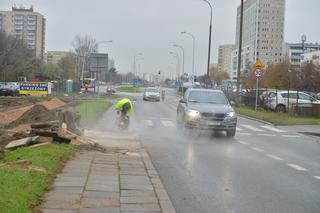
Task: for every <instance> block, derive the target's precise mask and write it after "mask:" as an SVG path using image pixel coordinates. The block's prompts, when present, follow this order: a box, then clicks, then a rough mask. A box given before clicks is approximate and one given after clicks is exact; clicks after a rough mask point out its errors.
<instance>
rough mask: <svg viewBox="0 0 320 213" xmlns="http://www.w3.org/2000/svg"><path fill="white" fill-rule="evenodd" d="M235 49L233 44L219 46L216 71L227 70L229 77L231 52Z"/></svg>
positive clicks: (230, 73)
mask: <svg viewBox="0 0 320 213" xmlns="http://www.w3.org/2000/svg"><path fill="white" fill-rule="evenodd" d="M234 49H235V45H234V44H226V45H220V46H219V56H218V71H219V72H227V73H228V74H229V76H230V77H231V75H232V72H231V54H232V51H233V50H234Z"/></svg>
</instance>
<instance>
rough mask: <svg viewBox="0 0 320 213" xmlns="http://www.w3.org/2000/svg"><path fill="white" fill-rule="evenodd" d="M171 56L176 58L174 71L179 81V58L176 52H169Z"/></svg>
mask: <svg viewBox="0 0 320 213" xmlns="http://www.w3.org/2000/svg"><path fill="white" fill-rule="evenodd" d="M170 54H171V55H173V57H175V58H177V70H176V75H177V80H178V79H179V75H180V58H179V54H178V53H176V52H170Z"/></svg>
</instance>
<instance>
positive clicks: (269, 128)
mask: <svg viewBox="0 0 320 213" xmlns="http://www.w3.org/2000/svg"><path fill="white" fill-rule="evenodd" d="M261 127H262V128H265V129H268V130H271V131H274V132H286V131H284V130H281V129H278V128H275V127H272V126H261Z"/></svg>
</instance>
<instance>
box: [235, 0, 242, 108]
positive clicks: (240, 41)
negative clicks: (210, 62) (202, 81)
mask: <svg viewBox="0 0 320 213" xmlns="http://www.w3.org/2000/svg"><path fill="white" fill-rule="evenodd" d="M242 25H243V0H241V9H240V32H239V49H238V69H237V98H236V102H237V103H236V104H237V105H239V104H240V69H241V67H240V66H241V53H242Z"/></svg>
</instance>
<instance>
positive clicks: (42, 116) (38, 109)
mask: <svg viewBox="0 0 320 213" xmlns="http://www.w3.org/2000/svg"><path fill="white" fill-rule="evenodd" d="M53 119H54V113H51V112H50V111H49V110H48V109H47V108H46V107H44V106H43V105H40V104H39V105H34V106H33V107H31V108H30V109H29V110H27V111H25V112H24V113H23V114H22V115H21V116H20V117H19V118H18V119H16V120H14V121H12V122H11V123H10V124H8V125H6V128H13V127H16V126H19V125H21V124H28V123H37V122H45V121H51V120H53Z"/></svg>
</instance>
